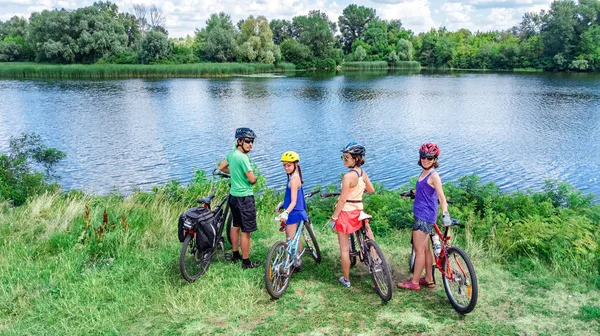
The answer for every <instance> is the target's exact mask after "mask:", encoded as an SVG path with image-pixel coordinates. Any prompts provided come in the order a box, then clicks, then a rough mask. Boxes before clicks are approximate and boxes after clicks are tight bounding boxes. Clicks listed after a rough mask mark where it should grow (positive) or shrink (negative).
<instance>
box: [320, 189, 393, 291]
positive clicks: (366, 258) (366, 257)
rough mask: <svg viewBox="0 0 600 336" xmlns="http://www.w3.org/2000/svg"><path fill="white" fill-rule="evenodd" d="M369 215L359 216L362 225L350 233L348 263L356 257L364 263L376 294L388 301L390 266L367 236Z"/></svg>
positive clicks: (352, 262)
mask: <svg viewBox="0 0 600 336" xmlns="http://www.w3.org/2000/svg"><path fill="white" fill-rule="evenodd" d="M339 195H340V193H327V194H321V197H332V196H339ZM370 217H371V216H368V215H367V217H364V218H361V217H359V219H360V220H361V222H362V226H361V228H360V229H359V230H358V231H356V232H354V233H352V234H351V235H350V263H351V265H355V264H356V260H357V259H358V260H360V261H361V262H362V263H364V264H365V266H366V267H367V269H368V270H369V273H370V274H371V278H372V279H373V284H374V285H375V291H376V292H377V295H379V297H380V298H381V299H382V300H383V301H384V302H388V301H389V300H391V298H392V267H391V266H390V264H389V263H388V262H387V260H386V259H385V256H384V255H383V252H382V251H381V248H380V247H379V245H377V243H376V242H375V241H374V240H373V239H371V238H369V237H368V236H367V227H366V223H367V219H368V218H370ZM357 246H358V248H357Z"/></svg>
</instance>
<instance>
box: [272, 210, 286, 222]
mask: <svg viewBox="0 0 600 336" xmlns="http://www.w3.org/2000/svg"><path fill="white" fill-rule="evenodd" d="M288 215H289V214H288V212H287V211H284V212H282V213H280V214H279V215H277V216H275V221H277V222H285V221H287V220H288Z"/></svg>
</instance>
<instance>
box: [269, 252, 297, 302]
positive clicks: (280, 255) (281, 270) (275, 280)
mask: <svg viewBox="0 0 600 336" xmlns="http://www.w3.org/2000/svg"><path fill="white" fill-rule="evenodd" d="M293 262H294V261H293V260H291V257H290V255H289V253H288V251H287V246H286V244H285V243H284V242H282V241H278V242H276V243H275V244H273V246H271V249H270V250H269V254H268V255H267V262H266V263H265V288H266V290H267V292H268V293H269V295H271V297H272V298H273V299H279V298H280V297H281V296H282V295H283V293H284V292H285V290H286V289H287V288H288V285H289V284H290V278H291V276H292V271H293V267H292V265H291V264H292V263H293Z"/></svg>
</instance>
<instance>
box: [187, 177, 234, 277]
mask: <svg viewBox="0 0 600 336" xmlns="http://www.w3.org/2000/svg"><path fill="white" fill-rule="evenodd" d="M213 176H220V177H222V178H229V174H226V173H223V172H221V171H220V170H217V169H215V170H214V171H213ZM213 198H215V194H211V195H210V196H208V197H205V198H201V199H199V200H198V204H199V207H203V208H205V209H208V210H210V211H211V212H212V218H213V220H214V223H215V228H216V233H215V237H216V239H218V241H217V242H216V244H215V245H214V246H213V247H212V248H208V249H204V250H203V249H201V248H199V247H198V246H197V240H196V235H197V234H199V231H198V230H199V228H197V227H194V226H193V225H192V224H190V223H184V235H185V239H184V241H183V245H182V246H181V253H180V254H179V270H180V271H181V275H182V276H183V278H184V279H185V280H187V281H189V282H194V281H196V280H198V278H200V277H201V276H202V274H204V273H206V271H207V270H208V267H209V266H210V263H211V262H212V258H213V256H214V254H215V252H216V251H217V250H218V249H220V250H222V251H224V250H225V246H224V239H223V228H226V232H227V240H228V241H229V242H230V243H231V240H230V238H229V232H230V231H231V223H232V218H231V213H230V211H229V191H227V192H226V194H225V196H224V197H223V198H222V199H221V201H220V202H219V204H217V205H216V206H215V207H214V209H212V208H211V202H212V200H213Z"/></svg>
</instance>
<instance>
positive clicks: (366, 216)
mask: <svg viewBox="0 0 600 336" xmlns="http://www.w3.org/2000/svg"><path fill="white" fill-rule="evenodd" d="M369 218H373V216H371V215H369V214H368V213H366V212H364V211H361V212H360V215H358V220H359V221H361V220H365V219H369Z"/></svg>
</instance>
